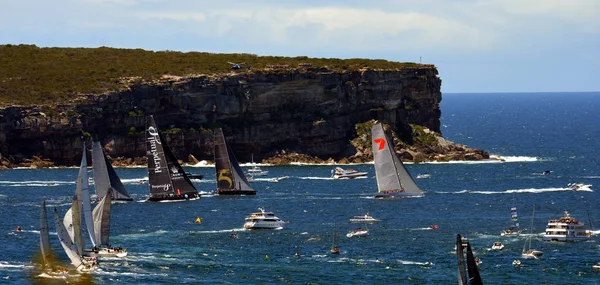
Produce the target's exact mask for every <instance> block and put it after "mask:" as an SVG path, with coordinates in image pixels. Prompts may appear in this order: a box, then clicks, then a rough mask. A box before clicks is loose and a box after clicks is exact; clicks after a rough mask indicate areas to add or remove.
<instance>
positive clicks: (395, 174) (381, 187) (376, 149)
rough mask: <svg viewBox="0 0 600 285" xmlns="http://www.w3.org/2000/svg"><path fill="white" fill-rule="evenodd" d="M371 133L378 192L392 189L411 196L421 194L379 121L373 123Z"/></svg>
mask: <svg viewBox="0 0 600 285" xmlns="http://www.w3.org/2000/svg"><path fill="white" fill-rule="evenodd" d="M371 135H372V138H373V158H374V161H375V174H376V177H377V190H378V192H379V193H386V192H389V191H394V192H400V193H407V194H411V195H412V196H420V195H422V193H423V191H421V189H420V188H419V186H417V184H416V183H415V181H414V180H413V178H412V176H411V175H410V173H409V172H408V171H407V170H406V167H404V164H402V161H401V160H400V158H398V155H397V154H396V152H394V146H393V143H392V141H391V140H390V139H389V138H388V136H387V135H386V134H385V132H384V130H383V126H382V125H381V123H377V124H375V125H373V127H372V128H371Z"/></svg>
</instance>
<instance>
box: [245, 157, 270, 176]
mask: <svg viewBox="0 0 600 285" xmlns="http://www.w3.org/2000/svg"><path fill="white" fill-rule="evenodd" d="M251 157H252V168H250V169H248V174H250V175H252V176H265V175H267V174H269V171H267V170H262V169H260V167H258V165H256V164H255V163H254V154H252V155H251Z"/></svg>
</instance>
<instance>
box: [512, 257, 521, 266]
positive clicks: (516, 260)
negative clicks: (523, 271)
mask: <svg viewBox="0 0 600 285" xmlns="http://www.w3.org/2000/svg"><path fill="white" fill-rule="evenodd" d="M512 265H513V266H521V261H520V260H518V259H515V260H513V262H512Z"/></svg>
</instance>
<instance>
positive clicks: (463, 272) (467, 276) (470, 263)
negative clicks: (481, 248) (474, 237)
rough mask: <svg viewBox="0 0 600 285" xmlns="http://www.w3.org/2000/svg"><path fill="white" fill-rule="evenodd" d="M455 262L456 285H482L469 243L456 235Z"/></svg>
mask: <svg viewBox="0 0 600 285" xmlns="http://www.w3.org/2000/svg"><path fill="white" fill-rule="evenodd" d="M465 248H466V262H465ZM456 260H457V263H458V285H467V284H470V285H483V281H482V280H481V275H479V268H478V267H477V259H476V258H475V257H474V255H473V249H472V248H471V243H469V241H468V240H467V241H466V242H465V240H464V239H463V238H462V236H461V235H460V234H457V235H456Z"/></svg>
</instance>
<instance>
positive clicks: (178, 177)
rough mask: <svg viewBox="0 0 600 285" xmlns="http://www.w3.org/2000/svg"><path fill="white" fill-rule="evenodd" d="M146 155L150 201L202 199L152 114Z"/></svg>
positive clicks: (148, 121) (148, 124)
mask: <svg viewBox="0 0 600 285" xmlns="http://www.w3.org/2000/svg"><path fill="white" fill-rule="evenodd" d="M146 155H147V157H148V184H149V185H150V196H149V197H148V201H155V202H156V201H178V200H179V201H182V200H197V199H200V195H199V194H198V190H196V187H194V184H192V182H191V181H190V179H189V178H188V177H187V175H186V174H185V172H184V170H183V167H181V165H179V163H178V162H177V159H176V158H175V156H174V155H173V153H172V152H171V149H170V148H169V146H168V145H167V144H166V142H165V140H164V139H163V138H162V136H161V135H160V133H159V132H158V127H157V126H156V123H155V122H154V117H153V116H152V115H150V116H146Z"/></svg>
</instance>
